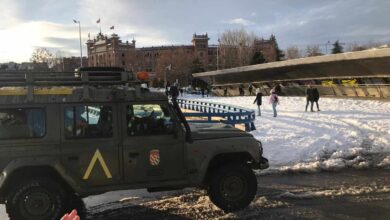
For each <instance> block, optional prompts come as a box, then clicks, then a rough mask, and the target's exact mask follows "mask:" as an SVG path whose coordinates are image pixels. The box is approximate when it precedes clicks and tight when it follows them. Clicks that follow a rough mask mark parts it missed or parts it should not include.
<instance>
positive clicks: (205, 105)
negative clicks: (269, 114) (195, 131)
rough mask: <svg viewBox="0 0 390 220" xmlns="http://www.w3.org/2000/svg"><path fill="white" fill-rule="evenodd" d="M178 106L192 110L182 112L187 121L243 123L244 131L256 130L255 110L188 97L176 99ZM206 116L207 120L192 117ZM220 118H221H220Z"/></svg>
mask: <svg viewBox="0 0 390 220" xmlns="http://www.w3.org/2000/svg"><path fill="white" fill-rule="evenodd" d="M177 103H178V104H179V106H180V108H182V109H187V110H191V111H194V112H183V114H184V116H185V117H187V118H189V119H188V120H187V121H188V123H220V122H222V123H225V124H230V125H233V126H235V125H237V124H244V125H245V131H253V130H256V127H255V124H254V120H255V118H256V114H255V111H253V110H251V109H245V108H241V107H237V106H233V105H226V104H221V103H213V102H203V101H193V100H188V99H177ZM197 117H198V118H199V117H202V118H207V120H201V119H194V118H197ZM215 118H217V119H215ZM221 118H222V119H221Z"/></svg>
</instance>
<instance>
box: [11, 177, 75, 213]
mask: <svg viewBox="0 0 390 220" xmlns="http://www.w3.org/2000/svg"><path fill="white" fill-rule="evenodd" d="M69 205H70V201H69V199H68V197H67V193H66V190H65V187H63V186H62V185H61V184H59V183H58V182H56V181H54V180H52V179H49V178H36V179H30V180H27V181H24V182H23V183H21V184H18V185H17V186H16V187H13V189H12V190H11V192H10V193H9V194H8V197H7V201H6V209H7V213H8V215H9V217H10V219H17V220H38V219H39V220H46V219H48V220H49V219H50V220H51V219H60V218H61V217H62V215H63V214H64V213H66V211H68V210H67V207H69Z"/></svg>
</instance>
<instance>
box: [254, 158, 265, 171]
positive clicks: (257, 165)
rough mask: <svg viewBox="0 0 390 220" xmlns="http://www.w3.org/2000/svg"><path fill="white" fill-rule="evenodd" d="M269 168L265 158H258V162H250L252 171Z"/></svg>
mask: <svg viewBox="0 0 390 220" xmlns="http://www.w3.org/2000/svg"><path fill="white" fill-rule="evenodd" d="M268 167H269V164H268V159H267V158H265V157H262V156H261V157H260V161H259V162H252V169H254V170H264V169H267V168H268Z"/></svg>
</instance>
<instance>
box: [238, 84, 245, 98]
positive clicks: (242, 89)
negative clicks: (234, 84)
mask: <svg viewBox="0 0 390 220" xmlns="http://www.w3.org/2000/svg"><path fill="white" fill-rule="evenodd" d="M238 93H239V94H240V96H244V94H245V92H244V86H243V85H240V86H239V87H238Z"/></svg>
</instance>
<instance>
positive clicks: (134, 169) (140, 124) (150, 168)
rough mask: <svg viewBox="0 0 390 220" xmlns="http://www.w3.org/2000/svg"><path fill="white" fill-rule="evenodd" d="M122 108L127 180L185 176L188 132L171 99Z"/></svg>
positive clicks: (139, 103)
mask: <svg viewBox="0 0 390 220" xmlns="http://www.w3.org/2000/svg"><path fill="white" fill-rule="evenodd" d="M122 110H123V114H124V115H125V117H124V118H126V120H123V124H122V126H123V128H122V131H123V163H124V165H123V167H124V178H125V181H126V182H128V183H137V182H147V181H150V182H155V181H166V180H179V179H182V178H183V177H184V170H185V167H184V163H183V161H184V159H183V156H184V142H185V135H184V131H183V130H182V128H181V126H179V123H178V120H177V117H175V115H174V114H173V111H172V109H171V107H170V106H169V104H168V102H163V101H162V102H137V103H135V102H134V103H133V102H132V103H128V104H123V106H122Z"/></svg>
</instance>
